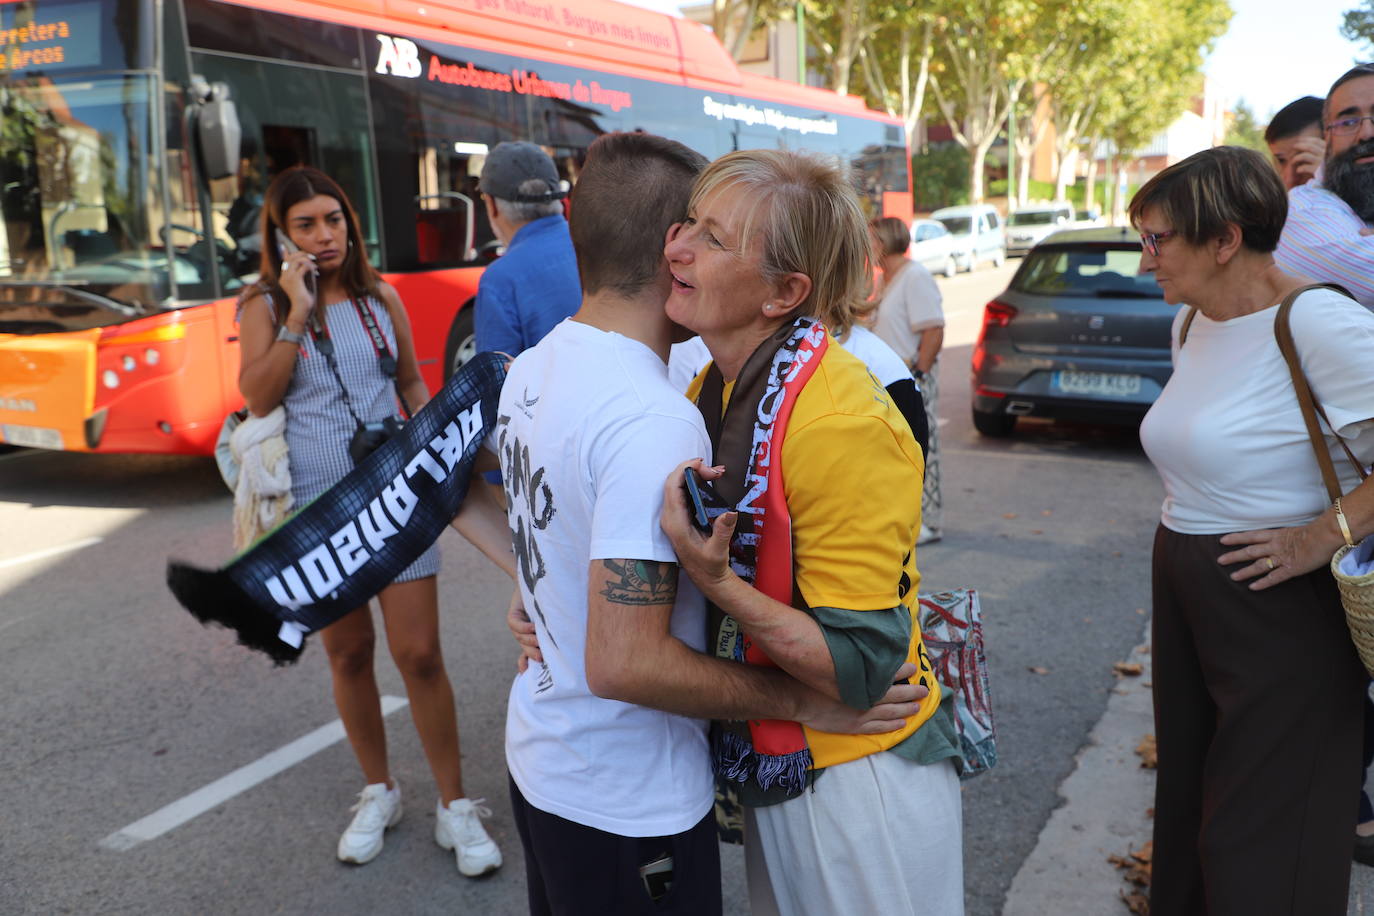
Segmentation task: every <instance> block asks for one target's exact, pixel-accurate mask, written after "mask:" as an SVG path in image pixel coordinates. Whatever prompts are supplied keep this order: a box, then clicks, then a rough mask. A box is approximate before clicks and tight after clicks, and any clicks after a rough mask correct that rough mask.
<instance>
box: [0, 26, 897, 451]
mask: <svg viewBox="0 0 1374 916" xmlns="http://www.w3.org/2000/svg"><path fill="white" fill-rule="evenodd" d="M235 112H236V116H235ZM613 130H645V131H649V132H652V133H658V134H662V135H664V136H668V137H672V138H674V139H677V140H680V141H682V142H684V143H686V144H687V145H688V146H691V147H693V148H695V149H697V150H699V151H700V152H701V153H703V154H704V155H706V156H708V157H715V156H718V155H720V154H722V153H725V152H728V151H730V150H735V149H747V148H756V147H787V148H805V149H812V150H817V151H822V152H826V153H830V154H833V155H835V156H836V157H837V158H839V159H841V160H842V161H845V162H847V163H849V165H850V166H851V168H852V170H853V173H854V175H855V180H856V186H857V188H858V190H859V192H860V194H861V197H862V199H863V200H864V204H865V207H866V208H867V209H868V210H869V212H870V213H871V214H873V215H882V214H887V215H897V216H901V217H904V218H910V216H911V194H910V175H909V159H908V155H907V150H906V147H905V143H904V141H903V136H902V131H901V127H900V125H899V124H898V123H897V122H896V121H895V120H893V119H892V118H889V117H887V116H885V115H882V114H880V113H877V112H873V111H869V110H867V109H866V108H865V107H864V106H863V104H862V102H861V101H860V100H859V99H857V98H855V97H853V96H841V95H837V94H835V93H831V92H825V91H822V90H817V89H811V88H806V87H801V86H797V85H793V84H790V83H783V82H778V81H775V80H769V79H765V78H762V77H757V76H753V75H749V74H744V73H741V72H740V71H739V70H738V68H737V67H736V66H735V65H734V62H733V61H732V60H731V59H730V58H729V56H728V55H727V54H726V53H725V52H724V50H723V49H722V48H721V46H720V44H719V43H718V42H717V41H716V40H715V39H714V38H713V37H712V36H711V34H710V33H709V32H708V31H706V30H705V29H703V28H701V27H700V26H697V25H695V24H693V23H691V22H687V21H685V20H681V19H674V18H672V17H669V16H665V15H661V14H658V13H653V12H649V11H647V10H642V9H638V8H635V7H629V6H624V5H621V4H619V3H615V2H610V0H561V2H560V3H558V4H555V3H553V2H551V0H241V2H235V3H226V2H220V0H21V2H14V0H0V218H2V219H3V232H0V442H5V443H8V444H11V445H19V446H29V447H39V448H49V449H66V450H72V451H101V452H174V453H193V454H195V453H200V454H208V453H209V452H210V451H211V450H212V448H213V444H214V440H215V436H216V433H217V432H218V430H219V426H220V423H221V421H222V420H223V418H224V416H225V415H226V413H228V412H229V411H230V410H232V409H234V408H236V407H238V406H240V405H241V403H242V399H241V398H240V397H239V394H238V387H237V375H238V361H239V357H238V344H237V328H236V325H235V320H234V319H235V302H236V299H237V296H238V295H239V293H240V292H241V291H242V290H243V289H244V287H245V286H247V285H249V284H251V283H252V282H253V281H254V280H255V279H256V271H257V265H258V261H259V253H260V251H261V248H262V244H263V242H262V239H261V238H260V230H259V218H260V212H261V203H262V193H263V190H264V188H265V187H266V185H267V182H268V181H269V180H270V178H271V177H272V175H274V174H275V173H276V172H277V171H279V170H280V169H283V168H287V167H289V166H291V165H294V164H297V163H308V164H310V165H314V166H317V167H319V168H321V169H323V170H324V171H326V172H328V173H329V174H331V175H332V176H334V177H335V178H336V179H338V180H339V182H340V183H341V184H342V185H343V187H344V188H345V189H346V191H347V192H348V194H349V196H350V197H351V198H352V200H353V202H354V204H355V205H356V207H357V209H358V213H359V217H360V223H361V229H362V234H363V235H364V237H365V238H366V240H367V245H368V249H369V255H370V256H371V258H372V260H373V263H374V264H376V265H378V267H379V269H381V270H382V272H383V274H384V276H385V277H386V279H387V280H388V281H389V282H391V283H392V284H394V285H395V286H396V288H397V289H398V290H399V291H400V294H401V297H402V299H403V300H404V301H405V303H406V307H407V309H408V310H409V313H410V318H411V322H412V324H413V325H414V328H415V337H416V346H417V349H418V350H419V356H420V363H421V367H422V370H423V372H424V374H425V381H426V383H427V384H428V385H429V386H430V388H431V389H434V388H437V387H438V386H439V385H440V384H441V383H442V382H443V380H444V379H445V378H446V377H447V376H448V375H449V374H451V372H452V371H453V369H454V367H456V366H457V365H460V364H461V363H462V361H463V360H464V359H466V358H467V357H468V356H470V355H471V353H472V352H473V346H474V344H473V334H472V311H471V309H470V308H469V306H470V305H471V303H472V299H473V296H474V293H475V291H476V288H477V281H478V277H479V276H480V274H481V270H482V265H483V264H485V263H488V262H489V261H490V260H491V258H493V257H495V256H497V254H498V253H499V252H498V249H497V243H496V241H495V240H494V238H493V235H492V232H491V229H490V227H489V226H487V225H486V218H485V213H484V211H483V208H482V207H481V205H480V202H479V200H478V197H477V194H476V181H477V175H478V173H479V172H480V170H481V165H482V162H483V156H484V155H485V153H486V151H487V150H488V149H489V148H490V147H492V146H494V145H495V144H496V143H498V142H500V141H502V140H511V139H523V140H530V141H533V142H535V143H538V144H540V145H541V146H543V147H544V148H545V149H546V150H548V151H549V153H550V155H551V156H553V158H554V160H555V161H556V162H557V163H558V167H559V169H560V172H561V173H562V174H563V175H564V177H565V178H567V179H568V180H569V181H573V182H575V181H576V179H577V172H578V168H579V166H580V164H581V162H582V157H583V155H584V151H585V150H586V148H587V146H588V145H589V144H590V143H591V141H592V140H593V139H595V138H596V137H597V136H599V135H600V134H603V133H606V132H608V131H613Z"/></svg>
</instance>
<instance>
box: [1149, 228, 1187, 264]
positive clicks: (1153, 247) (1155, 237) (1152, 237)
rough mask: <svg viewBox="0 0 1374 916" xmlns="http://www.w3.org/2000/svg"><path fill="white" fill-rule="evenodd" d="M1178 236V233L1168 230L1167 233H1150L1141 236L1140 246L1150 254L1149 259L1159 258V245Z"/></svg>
mask: <svg viewBox="0 0 1374 916" xmlns="http://www.w3.org/2000/svg"><path fill="white" fill-rule="evenodd" d="M1176 235H1178V232H1177V231H1175V230H1173V229H1170V230H1169V231H1168V232H1151V233H1150V234H1149V235H1145V234H1143V233H1142V234H1141V236H1140V244H1142V245H1144V246H1145V250H1146V251H1148V252H1149V253H1150V257H1152V258H1157V257H1159V243H1160V242H1162V241H1164V240H1165V239H1171V238H1173V237H1174V236H1176Z"/></svg>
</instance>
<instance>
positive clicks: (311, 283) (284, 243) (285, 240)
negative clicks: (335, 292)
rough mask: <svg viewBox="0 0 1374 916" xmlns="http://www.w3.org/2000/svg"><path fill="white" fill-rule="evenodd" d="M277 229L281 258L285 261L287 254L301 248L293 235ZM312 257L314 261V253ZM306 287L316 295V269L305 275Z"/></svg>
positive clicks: (311, 293)
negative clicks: (292, 238) (294, 240)
mask: <svg viewBox="0 0 1374 916" xmlns="http://www.w3.org/2000/svg"><path fill="white" fill-rule="evenodd" d="M275 231H276V233H277V247H278V248H280V249H281V258H282V261H283V263H284V262H285V261H286V256H287V255H289V254H295V253H296V252H298V251H300V250H301V249H300V246H299V245H297V244H296V243H295V242H293V241H291V237H290V236H288V235H287V234H286V233H285V232H282V231H281V229H277V230H275ZM310 259H311V260H312V261H313V260H314V255H311V258H310ZM305 288H306V289H308V290H310V295H312V296H313V295H315V271H314V270H313V269H312V270H311V271H310V273H309V274H307V275H306V277H305Z"/></svg>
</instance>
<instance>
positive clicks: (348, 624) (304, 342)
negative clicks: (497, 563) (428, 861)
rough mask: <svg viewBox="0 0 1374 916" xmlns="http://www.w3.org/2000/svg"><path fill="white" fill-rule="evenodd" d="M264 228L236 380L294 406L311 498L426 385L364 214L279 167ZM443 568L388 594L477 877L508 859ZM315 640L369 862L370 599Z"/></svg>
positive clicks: (407, 671)
mask: <svg viewBox="0 0 1374 916" xmlns="http://www.w3.org/2000/svg"><path fill="white" fill-rule="evenodd" d="M262 238H263V239H264V245H263V255H262V264H261V269H260V270H261V274H260V277H261V278H260V279H259V281H258V282H257V283H256V284H254V285H253V286H252V287H250V288H249V289H248V290H247V291H246V292H245V293H244V295H243V297H242V299H241V301H240V313H239V325H240V345H241V353H242V368H241V369H240V371H239V390H240V391H241V392H242V393H243V398H244V401H245V403H246V404H247V406H248V409H249V410H250V411H251V412H252V413H253V414H255V415H257V416H263V415H265V414H267V413H268V412H270V411H271V410H272V409H273V408H275V407H276V406H277V405H279V404H280V405H283V406H285V408H286V430H285V438H286V443H287V447H288V450H289V454H290V458H289V461H290V472H291V491H292V496H293V498H294V500H295V503H296V505H297V506H302V505H304V504H306V503H308V502H310V501H311V500H313V499H316V498H318V497H320V496H321V494H323V493H325V491H327V490H329V488H330V487H332V486H333V485H334V484H335V483H337V482H338V481H339V480H340V479H341V478H342V477H343V476H344V475H346V474H347V473H348V472H349V471H350V470H351V469H352V468H353V464H354V461H353V458H352V457H350V454H349V443H350V441H351V440H352V439H353V437H354V435H355V433H356V432H357V430H358V429H359V427H360V426H363V425H371V424H378V423H381V422H383V421H386V420H388V419H392V418H396V417H397V415H398V395H399V400H400V401H401V403H403V404H405V405H406V406H407V408H408V409H409V410H418V409H419V408H420V407H421V406H422V405H423V404H424V403H425V402H426V401H427V400H428V399H429V392H428V391H427V390H426V388H425V384H424V381H423V380H422V379H421V377H420V370H419V363H418V361H417V360H416V357H415V347H414V343H413V341H412V338H411V331H410V323H409V321H408V320H407V318H406V312H405V308H404V307H403V306H402V304H401V300H400V297H399V296H398V295H397V293H396V290H395V289H393V288H392V287H391V286H390V285H389V284H387V283H386V282H384V281H383V280H382V279H381V277H380V276H378V274H377V272H376V271H375V270H374V269H373V268H372V265H371V264H370V263H369V262H368V259H367V252H366V250H365V248H364V245H363V240H362V238H361V236H360V235H359V232H358V219H357V216H356V214H355V213H354V211H353V207H352V205H351V204H350V203H349V202H348V198H347V197H346V196H345V195H344V192H343V191H342V190H341V189H340V188H339V186H338V184H336V183H335V182H334V180H333V179H331V178H330V177H329V176H327V175H325V174H324V173H323V172H321V171H319V170H318V169H314V168H310V167H308V166H298V167H295V168H291V169H287V170H286V171H284V172H282V173H280V174H279V175H277V177H276V178H274V179H273V180H272V183H271V185H270V186H269V187H268V189H267V193H266V195H265V199H264V201H263V223H262ZM438 570H439V556H438V550H437V548H436V547H431V548H430V549H429V550H428V551H426V552H425V553H424V554H423V555H422V556H421V557H420V558H419V559H418V560H416V561H415V562H414V563H413V564H412V565H411V566H410V567H408V568H407V569H405V570H404V571H403V572H402V573H401V574H400V575H399V576H397V577H396V580H395V581H394V582H393V583H392V584H391V585H389V586H387V587H386V588H385V589H383V590H382V592H381V595H380V596H379V599H380V603H381V607H382V621H383V624H384V625H385V627H386V634H387V643H388V645H389V646H390V647H391V656H392V659H393V660H394V661H395V662H396V667H397V668H399V669H400V672H401V676H402V678H403V679H404V681H405V685H406V694H407V696H408V697H409V700H410V710H411V715H412V717H413V719H414V721H415V727H416V730H417V731H418V732H419V733H420V740H421V743H422V744H423V746H424V749H425V755H426V757H427V758H428V759H429V765H430V769H431V771H432V772H433V774H434V780H435V782H436V783H437V784H438V789H439V802H438V805H437V808H436V823H435V832H434V838H435V841H436V842H437V843H438V844H439V845H440V846H442V847H444V848H445V849H453V850H454V852H455V856H456V858H457V862H458V870H459V871H460V872H462V873H463V874H464V875H467V876H470V877H472V876H476V875H480V874H485V873H487V872H490V871H493V870H494V869H496V868H498V867H500V865H501V851H500V850H499V849H498V848H497V847H496V844H495V843H493V842H492V840H491V838H490V837H489V836H487V833H486V830H485V829H484V828H483V827H482V823H481V821H480V820H479V817H483V816H489V815H490V811H488V810H487V809H486V808H485V807H483V806H482V805H481V802H482V799H469V798H467V797H465V793H464V791H463V778H462V768H461V763H460V760H459V752H458V720H457V715H456V713H455V711H454V705H453V688H452V687H451V686H450V684H449V680H448V674H447V673H446V672H445V670H444V662H443V654H442V652H441V649H440V645H439V603H438V588H437V584H436V579H435V576H436V574H437V573H438ZM320 636H321V638H322V640H323V642H324V647H325V651H326V653H327V654H328V656H329V667H330V672H331V674H332V675H333V682H334V702H335V704H336V705H337V707H338V710H339V717H340V718H341V719H342V720H343V725H344V730H345V731H346V732H347V734H348V740H349V743H350V744H352V746H353V752H354V754H355V755H356V756H357V758H358V763H359V765H360V766H361V767H362V770H363V775H364V777H365V778H366V781H367V784H366V787H365V788H364V789H363V790H362V792H360V793H359V795H358V802H357V804H356V805H354V808H353V810H354V811H355V812H356V813H355V815H354V817H353V820H352V822H351V823H350V824H349V826H348V829H347V830H345V831H344V833H343V836H342V837H340V839H339V844H338V857H339V859H340V860H342V861H344V862H353V863H356V864H360V865H361V864H363V863H365V862H369V861H371V860H372V859H373V858H375V857H376V855H377V854H378V853H379V852H381V849H382V840H383V834H384V833H385V831H386V829H387V828H388V827H391V826H394V825H395V824H396V823H397V822H398V821H399V820H400V817H401V790H400V787H399V786H398V785H397V784H396V781H395V780H394V779H392V778H391V774H390V771H389V770H388V766H387V753H386V736H385V731H384V727H383V722H382V710H381V702H380V698H379V695H378V690H377V680H376V676H375V674H374V672H373V652H374V647H375V644H376V634H375V631H374V628H373V622H372V615H371V612H370V610H369V608H368V606H367V605H364V606H362V607H359V608H357V609H355V610H354V611H352V612H351V613H349V614H348V615H346V616H344V617H343V618H341V619H340V620H338V621H337V622H336V623H334V624H332V625H330V626H328V627H326V628H325V629H324V630H322V631H321V633H320Z"/></svg>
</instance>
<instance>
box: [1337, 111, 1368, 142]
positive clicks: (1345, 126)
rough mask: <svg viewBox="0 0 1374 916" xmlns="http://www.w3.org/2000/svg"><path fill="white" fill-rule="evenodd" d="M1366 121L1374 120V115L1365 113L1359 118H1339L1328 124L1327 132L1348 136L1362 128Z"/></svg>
mask: <svg viewBox="0 0 1374 916" xmlns="http://www.w3.org/2000/svg"><path fill="white" fill-rule="evenodd" d="M1365 121H1374V115H1364V116H1363V117H1359V118H1338V119H1337V120H1335V121H1332V122H1331V123H1330V124H1328V125H1326V131H1327V133H1332V134H1337V135H1339V136H1342V137H1348V136H1350V135H1351V134H1353V133H1354V132H1355V131H1357V130H1359V129H1360V125H1361V124H1363V123H1364V122H1365Z"/></svg>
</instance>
